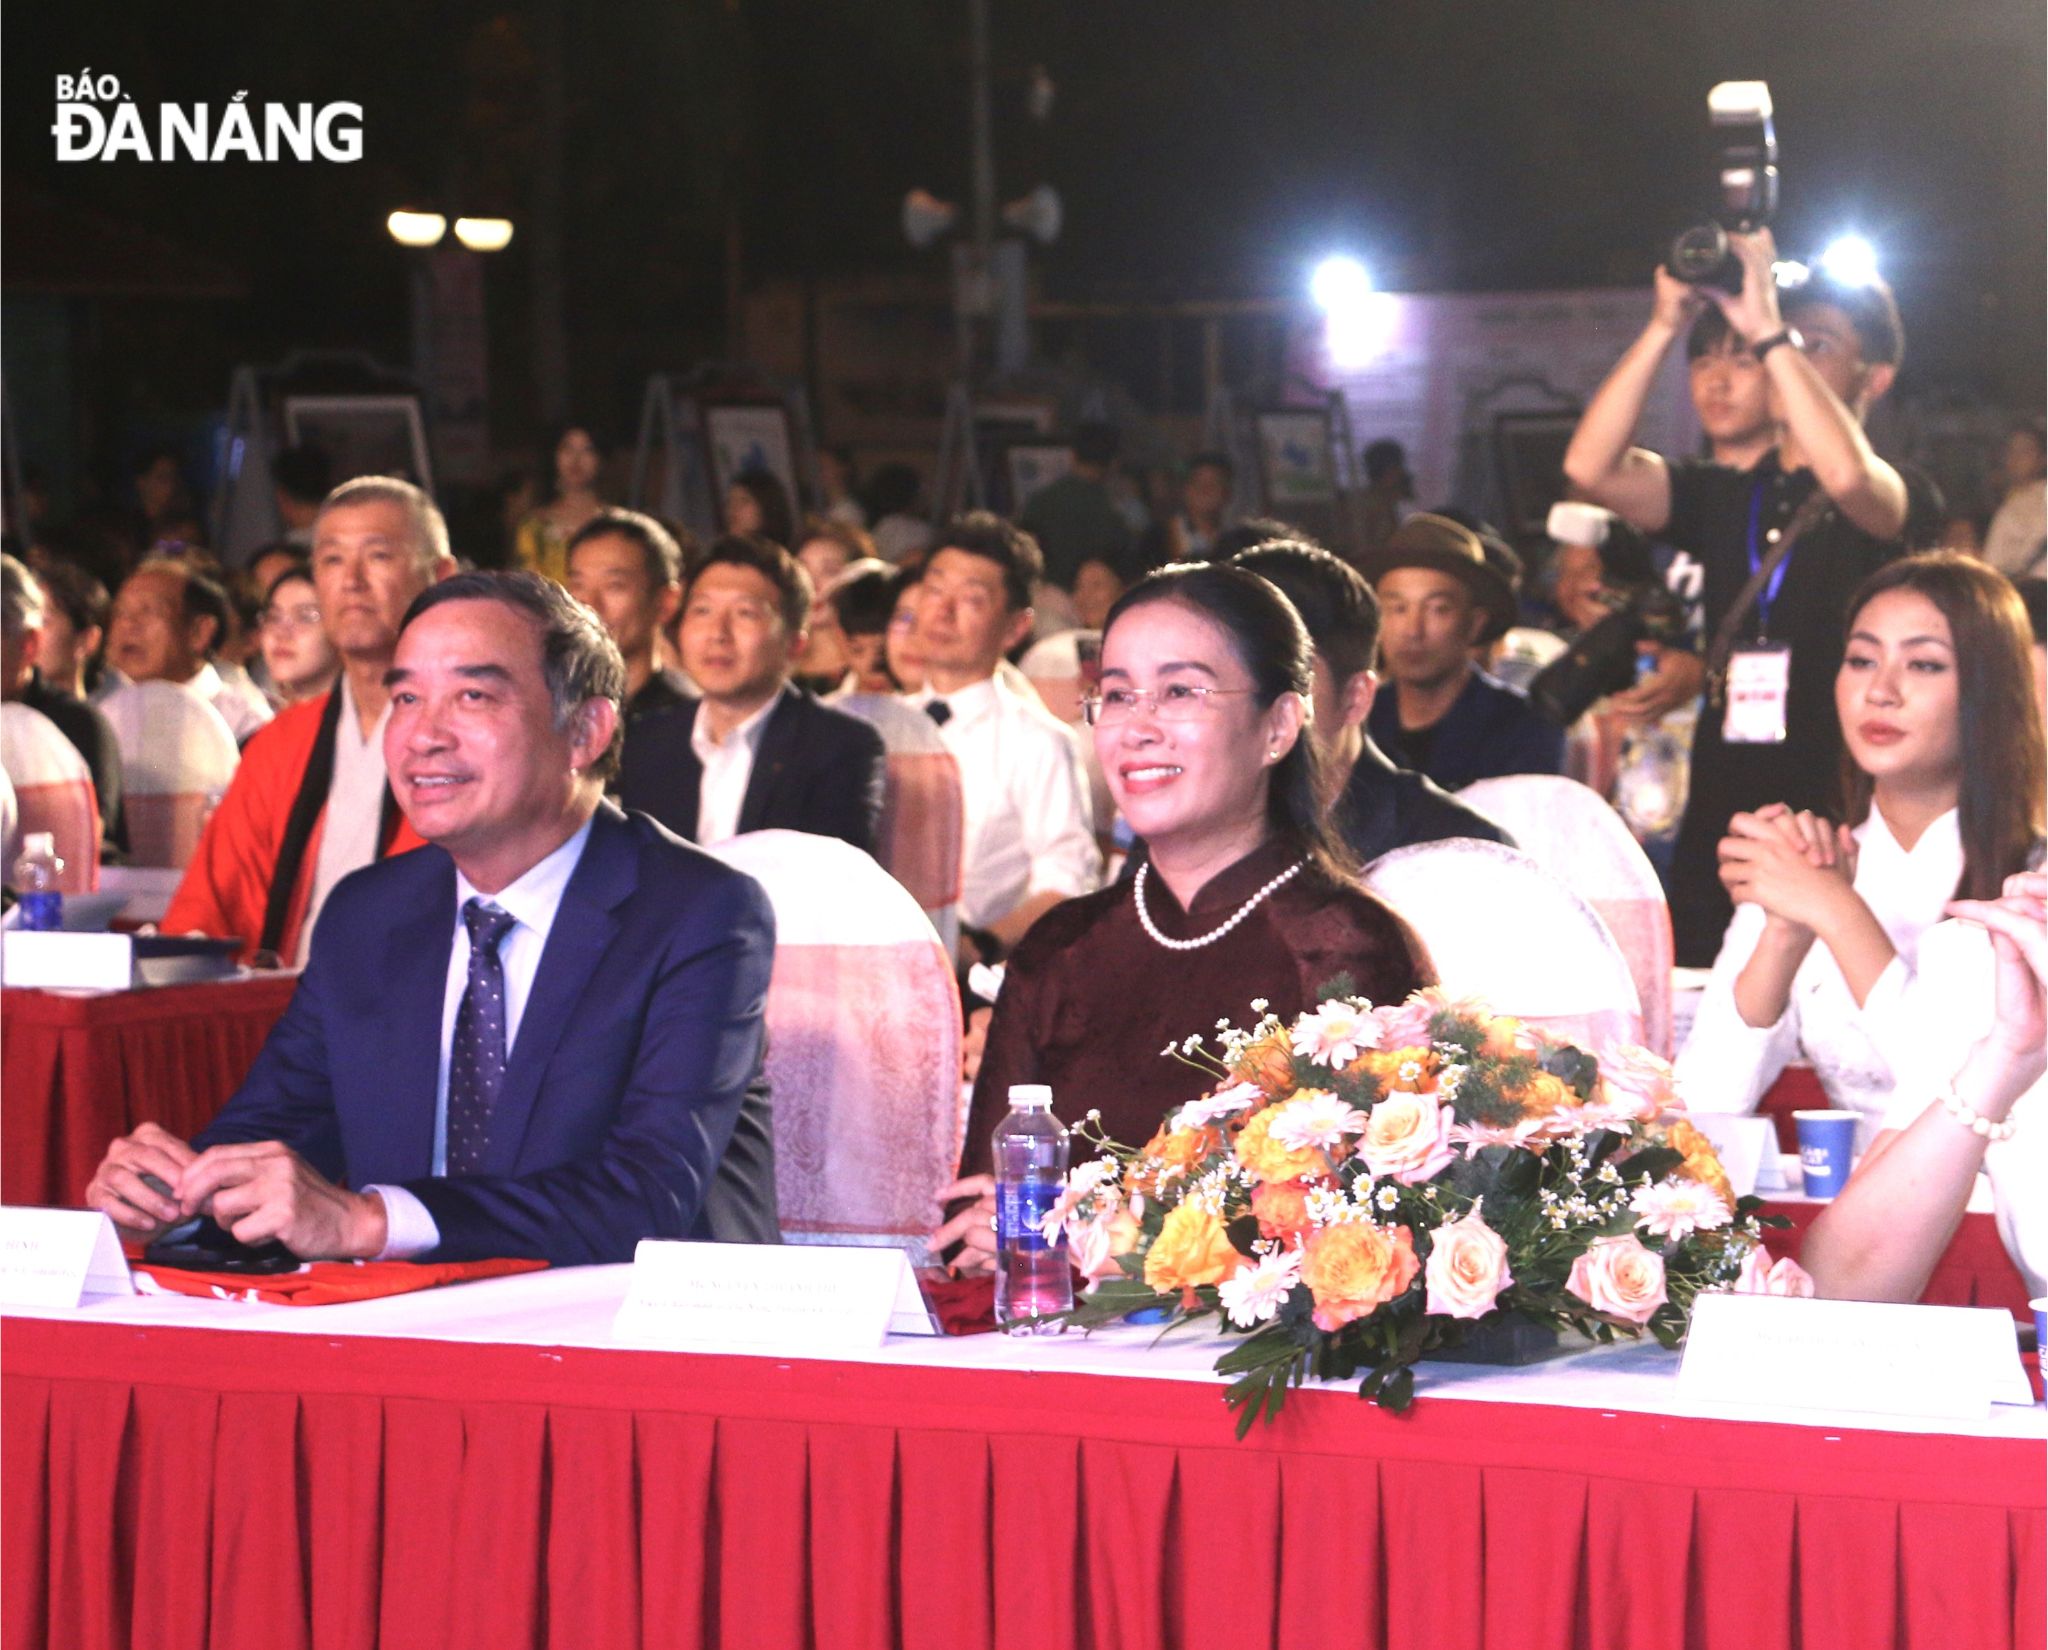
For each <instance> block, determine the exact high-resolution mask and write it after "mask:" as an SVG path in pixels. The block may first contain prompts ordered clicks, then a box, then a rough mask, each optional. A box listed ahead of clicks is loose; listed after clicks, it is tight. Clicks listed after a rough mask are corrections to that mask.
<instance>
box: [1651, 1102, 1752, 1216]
mask: <svg viewBox="0 0 2048 1650" xmlns="http://www.w3.org/2000/svg"><path fill="white" fill-rule="evenodd" d="M1664 1138H1665V1143H1666V1144H1667V1145H1668V1146H1670V1148H1671V1149H1672V1150H1673V1151H1675V1152H1679V1153H1681V1154H1683V1156H1684V1158H1685V1161H1684V1162H1683V1163H1681V1164H1680V1165H1679V1166H1678V1172H1679V1173H1680V1174H1682V1175H1684V1176H1686V1177H1687V1178H1688V1179H1691V1180H1697V1181H1698V1182H1699V1183H1700V1184H1701V1185H1702V1186H1711V1187H1712V1188H1713V1189H1714V1190H1715V1191H1717V1192H1719V1193H1720V1194H1721V1196H1722V1197H1723V1198H1724V1199H1725V1200H1726V1201H1727V1204H1728V1207H1729V1208H1731V1209H1732V1208H1734V1207H1735V1188H1734V1187H1733V1186H1731V1185H1730V1184H1729V1183H1728V1171H1727V1170H1726V1169H1724V1168H1722V1167H1721V1158H1720V1154H1719V1153H1717V1152H1716V1151H1715V1150H1714V1143H1713V1141H1711V1140H1709V1139H1708V1138H1707V1137H1706V1136H1705V1135H1703V1134H1701V1133H1700V1131H1699V1130H1698V1129H1696V1128H1694V1127H1693V1126H1692V1125H1691V1124H1690V1123H1688V1122H1686V1120H1685V1119H1684V1118H1682V1117H1680V1118H1675V1119H1673V1121H1672V1124H1671V1127H1670V1129H1669V1130H1668V1131H1667V1132H1666V1134H1665V1137H1664Z"/></svg>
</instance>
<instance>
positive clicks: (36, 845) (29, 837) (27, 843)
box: [21, 831, 1052, 1094]
mask: <svg viewBox="0 0 2048 1650" xmlns="http://www.w3.org/2000/svg"><path fill="white" fill-rule="evenodd" d="M21 851H22V852H23V853H24V854H48V855H50V856H51V857H52V858H54V857H55V856H56V853H57V833H56V832H55V831H30V832H28V833H27V834H26V835H24V836H23V837H22V839H21ZM1051 1092H1052V1090H1050V1089H1047V1090H1046V1093H1048V1094H1050V1093H1051Z"/></svg>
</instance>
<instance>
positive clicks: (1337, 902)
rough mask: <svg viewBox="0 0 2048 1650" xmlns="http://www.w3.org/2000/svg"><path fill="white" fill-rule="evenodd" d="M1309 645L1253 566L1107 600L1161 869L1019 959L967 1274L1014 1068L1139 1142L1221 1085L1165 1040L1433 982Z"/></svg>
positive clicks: (1145, 834)
mask: <svg viewBox="0 0 2048 1650" xmlns="http://www.w3.org/2000/svg"><path fill="white" fill-rule="evenodd" d="M1313 658H1314V654H1313V651H1312V649H1311V647H1310V643H1309V638H1308V633H1307V632H1306V631H1305V630H1304V629H1303V628H1302V623H1301V619H1300V617H1299V615H1297V614H1296V613H1295V611H1294V609H1293V607H1292V606H1290V605H1289V603H1288V601H1287V599H1286V598H1285V597H1284V596H1282V595H1281V594H1280V592H1279V591H1278V590H1277V589H1275V588H1274V586H1273V585H1271V584H1269V583H1268V582H1267V581H1266V580H1265V579H1262V578H1260V577H1259V576H1258V575H1257V574H1255V573H1251V572H1247V571H1246V570H1245V569H1243V568H1239V567H1228V566H1212V565H1183V566H1175V567H1169V568H1165V569H1163V570H1161V571H1160V572H1157V573H1154V574H1152V575H1150V576H1149V577H1147V578H1146V579H1144V580H1142V581H1141V582H1140V583H1138V584H1136V585H1133V586H1132V587H1131V589H1130V590H1129V591H1127V592H1126V593H1125V594H1124V595H1123V597H1122V598H1121V599H1120V600H1119V601H1118V602H1117V604H1116V606H1115V607H1113V608H1112V609H1111V610H1110V614H1109V618H1108V621H1107V623H1106V624H1105V626H1104V631H1103V640H1102V686H1101V689H1100V695H1099V697H1098V698H1096V699H1095V700H1093V701H1091V702H1090V704H1089V706H1088V710H1089V720H1090V723H1091V725H1092V730H1093V734H1094V738H1095V750H1096V754H1097V755H1098V756H1099V757H1100V758H1101V760H1102V769H1103V772H1104V773H1105V774H1106V775H1107V776H1108V779H1109V788H1110V790H1111V792H1112V794H1114V796H1115V797H1116V801H1117V806H1118V807H1119V808H1120V809H1122V811H1123V814H1124V817H1125V819H1127V820H1128V821H1129V822H1130V826H1131V829H1132V830H1133V831H1135V832H1136V833H1137V834H1138V836H1140V837H1141V838H1143V839H1144V842H1145V863H1144V865H1143V866H1142V867H1141V869H1140V870H1139V872H1138V874H1137V875H1136V876H1135V877H1133V878H1131V879H1129V880H1127V881H1126V882H1124V883H1120V884H1118V885H1117V886H1115V887H1112V888H1105V889H1103V890H1102V891H1101V892H1099V893H1095V894H1088V895H1085V896H1083V897H1082V898H1080V899H1073V900H1068V901H1067V902H1066V903H1065V904H1063V905H1059V906H1055V907H1054V908H1053V909H1052V910H1051V911H1049V912H1047V913H1046V914H1045V916H1043V917H1041V918H1040V919H1039V921H1038V922H1037V924H1036V925H1035V926H1034V927H1033V928H1032V929H1031V931H1030V933H1028V934H1027V935H1025V937H1024V939H1023V942H1022V943H1021V944H1020V945H1019V946H1018V947H1017V950H1016V952H1015V953H1014V955H1013V956H1012V957H1011V959H1010V964H1009V968H1008V971H1007V974H1006V977H1005V979H1004V982H1003V989H1002V994H1001V996H1000V997H999V998H998V1000H997V1002H996V1008H995V1015H994V1018H993V1019H992V1020H991V1022H990V1025H989V1031H988V1043H987V1049H986V1052H985V1053H984V1055H983V1057H982V1063H981V1072H980V1075H979V1077H978V1078H977V1079H976V1081H975V1086H974V1101H973V1106H972V1109H971V1111H970V1113H969V1116H968V1122H967V1139H966V1144H965V1147H964V1149H963V1154H962V1162H961V1170H962V1174H963V1176H964V1178H963V1179H962V1180H961V1181H959V1182H958V1183H957V1184H956V1185H954V1186H952V1187H950V1188H948V1190H947V1193H946V1195H947V1196H948V1197H949V1198H955V1199H960V1198H965V1199H971V1200H972V1201H971V1202H970V1203H969V1204H967V1205H966V1206H964V1207H960V1208H958V1210H957V1212H956V1213H955V1214H954V1216H953V1218H952V1219H950V1220H949V1221H947V1222H946V1224H945V1225H944V1226H943V1227H941V1228H940V1230H939V1231H938V1232H937V1233H936V1234H935V1235H934V1238H933V1247H934V1249H938V1248H941V1247H943V1246H944V1245H946V1244H948V1243H951V1242H953V1241H955V1240H956V1239H958V1240H961V1241H962V1245H963V1246H962V1248H961V1250H960V1253H959V1256H958V1264H959V1265H960V1266H961V1267H962V1268H963V1269H970V1270H972V1269H978V1268H981V1267H985V1266H987V1265H988V1264H989V1262H990V1260H991V1258H992V1253H993V1234H992V1233H991V1231H990V1222H989V1215H990V1213H991V1212H992V1210H993V1208H994V1199H993V1184H992V1182H991V1181H990V1180H989V1178H988V1173H987V1171H988V1169H989V1137H990V1135H991V1134H992V1133H993V1131H994V1129H995V1126H996V1124H997V1122H998V1121H999V1120H1000V1119H1001V1118H1002V1116H1003V1114H1004V1112H1005V1111H1006V1110H1007V1108H1008V1094H1009V1089H1010V1085H1011V1084H1013V1083H1049V1084H1051V1085H1052V1090H1053V1108H1054V1110H1055V1111H1056V1112H1057V1113H1058V1114H1059V1115H1060V1116H1061V1117H1062V1118H1064V1119H1066V1120H1067V1121H1068V1123H1069V1124H1071V1123H1073V1122H1074V1121H1075V1120H1077V1119H1079V1118H1080V1117H1081V1116H1083V1115H1084V1114H1085V1113H1087V1112H1089V1111H1091V1110H1092V1111H1099V1112H1100V1113H1101V1114H1102V1126H1103V1128H1104V1129H1105V1130H1106V1131H1107V1132H1108V1133H1109V1134H1110V1135H1111V1136H1112V1137H1113V1138H1115V1139H1118V1140H1123V1141H1127V1142H1130V1143H1132V1144H1137V1143H1141V1142H1143V1141H1145V1140H1147V1139H1149V1138H1150V1137H1151V1135H1152V1132H1153V1130H1154V1129H1156V1128H1157V1127H1158V1125H1159V1122H1160V1120H1161V1119H1162V1118H1163V1117H1164V1115H1165V1114H1166V1112H1167V1111H1168V1110H1169V1109H1170V1108H1171V1107H1173V1106H1176V1105H1179V1104H1181V1103H1182V1102H1184V1101H1188V1100H1192V1099H1195V1098H1197V1097H1198V1096H1200V1095H1201V1094H1202V1093H1203V1092H1204V1091H1205V1090H1206V1089H1207V1088H1208V1087H1209V1080H1208V1079H1207V1078H1206V1077H1205V1075H1204V1074H1203V1073H1202V1072H1201V1071H1199V1070H1197V1069H1195V1068H1194V1067H1192V1066H1189V1065H1186V1064H1184V1063H1182V1062H1181V1061H1179V1060H1175V1059H1171V1058H1166V1057H1162V1055H1161V1053H1160V1051H1161V1050H1162V1049H1163V1048H1165V1047H1166V1046H1167V1045H1168V1044H1169V1043H1171V1044H1179V1043H1181V1042H1182V1041H1184V1040H1185V1039H1186V1038H1187V1037H1189V1036H1191V1035H1193V1034H1196V1033H1201V1034H1204V1035H1207V1034H1210V1033H1212V1032H1213V1030H1214V1028H1215V1026H1216V1023H1217V1021H1218V1020H1228V1021H1229V1022H1230V1023H1231V1024H1233V1025H1240V1026H1243V1025H1249V1024H1251V1023H1252V1021H1254V1020H1256V1019H1257V1018H1258V1015H1257V1014H1255V1013H1254V1012H1253V1011H1252V1008H1251V1004H1252V1000H1253V999H1254V998H1259V999H1263V1000H1264V1002H1265V1003H1266V1004H1267V1005H1268V1007H1269V1008H1270V1010H1271V1012H1273V1013H1275V1014H1277V1015H1279V1016H1280V1017H1281V1018H1282V1020H1292V1019H1293V1018H1294V1016H1295V1015H1296V1014H1298V1013H1300V1012H1301V1011H1302V1010H1303V1009H1305V1008H1308V1007H1311V1006H1313V1004H1314V1002H1315V1000H1316V995H1317V993H1318V992H1319V990H1320V989H1321V988H1322V987H1323V986H1324V985H1325V984H1326V983H1327V982H1329V981H1330V980H1332V979H1334V978H1335V977H1336V976H1338V975H1339V974H1344V975H1348V976H1349V977H1350V980H1351V982H1352V986H1353V988H1354V989H1355V990H1356V991H1358V992H1360V993H1362V994H1363V995H1365V996H1368V997H1370V998H1371V999H1372V1000H1373V1001H1374V1002H1398V1001H1400V1000H1401V999H1402V998H1404V997H1406V996H1407V995H1408V994H1409V993H1410V992H1411V991H1414V990H1416V989H1417V988H1418V987H1420V986H1424V985H1429V984H1433V983H1434V981H1435V973H1434V971H1433V969H1432V968H1431V966H1430V962H1429V956H1428V953H1427V952H1426V951H1425V950H1424V949H1423V947H1422V945H1421V943H1420V942H1419V941H1418V940H1417V939H1416V937H1415V935H1414V934H1413V933H1412V932H1411V931H1410V930H1409V928H1408V926H1407V925H1406V924H1405V923H1404V922H1403V921H1402V920H1401V919H1400V918H1399V917H1398V916H1396V915H1395V914H1394V913H1393V912H1392V911H1391V910H1389V909H1388V908H1387V907H1386V906H1385V905H1383V904H1381V903H1380V901H1378V900H1377V899H1375V898H1374V897H1373V896H1372V895H1370V894H1368V893H1366V892H1364V891H1363V890H1362V889H1360V888H1359V887H1358V886H1357V884H1356V882H1355V880H1354V877H1353V867H1351V866H1350V865H1349V864H1348V863H1347V862H1346V860H1345V858H1344V855H1343V850H1342V848H1341V846H1340V845H1339V844H1338V843H1337V841H1336V839H1335V837H1334V836H1333V835H1332V834H1331V832H1330V831H1329V829H1328V826H1327V823H1326V819H1325V816H1324V814H1323V813H1322V811H1321V810H1320V809H1319V808H1318V807H1317V805H1316V800H1315V799H1316V797H1317V795H1318V794H1319V791H1318V787H1317V777H1318V776H1317V773H1316V763H1317V758H1316V752H1315V746H1314V743H1313V741H1312V740H1310V739H1309V738H1308V730H1307V726H1306V723H1307V719H1308V716H1309V705H1310V688H1311V683H1312V677H1311V668H1312V661H1313Z"/></svg>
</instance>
